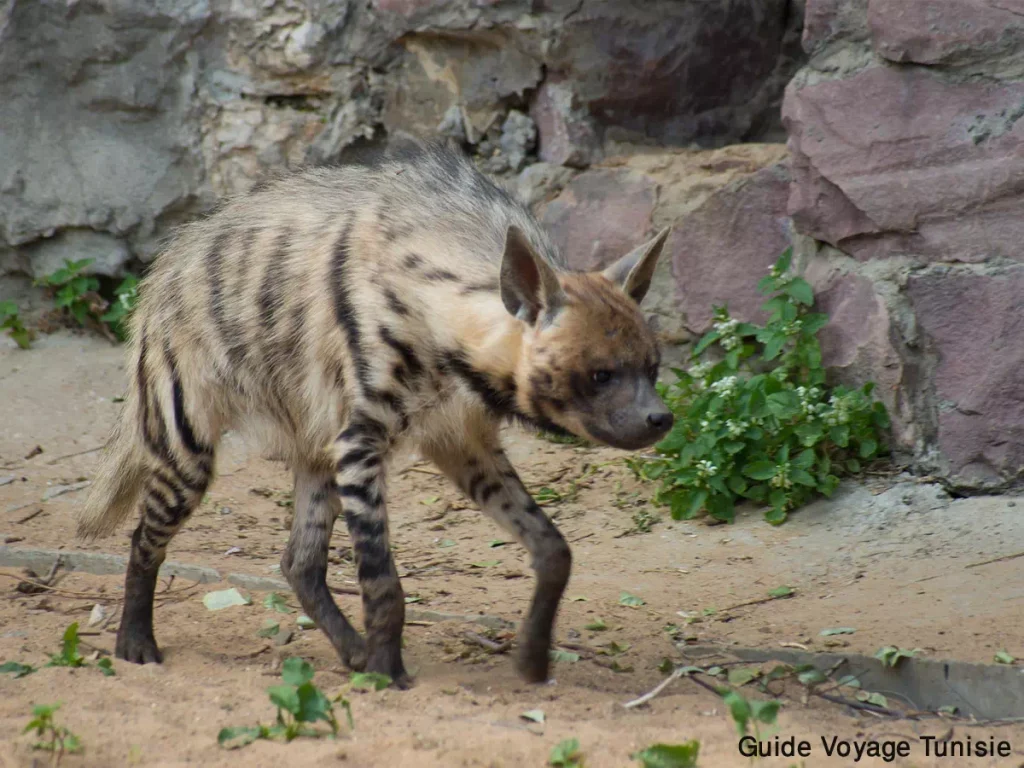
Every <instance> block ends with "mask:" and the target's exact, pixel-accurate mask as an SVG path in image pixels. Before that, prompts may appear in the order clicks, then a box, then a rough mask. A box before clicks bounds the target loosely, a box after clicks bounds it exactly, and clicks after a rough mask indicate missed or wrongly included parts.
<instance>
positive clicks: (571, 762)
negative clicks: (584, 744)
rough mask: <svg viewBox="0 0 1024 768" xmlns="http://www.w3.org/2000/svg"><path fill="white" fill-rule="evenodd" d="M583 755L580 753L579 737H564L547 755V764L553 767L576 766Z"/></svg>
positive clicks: (568, 767)
mask: <svg viewBox="0 0 1024 768" xmlns="http://www.w3.org/2000/svg"><path fill="white" fill-rule="evenodd" d="M582 759H583V755H582V754H581V753H580V740H579V739H565V740H564V741H560V742H558V744H556V745H555V746H554V747H553V748H552V749H551V755H550V756H549V757H548V765H551V766H554V767H555V768H576V766H579V765H580V762H581V760H582Z"/></svg>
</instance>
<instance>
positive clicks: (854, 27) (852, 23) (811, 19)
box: [803, 0, 868, 53]
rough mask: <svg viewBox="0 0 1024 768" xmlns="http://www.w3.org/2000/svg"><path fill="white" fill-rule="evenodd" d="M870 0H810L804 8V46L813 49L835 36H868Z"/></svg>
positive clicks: (820, 46) (854, 38) (856, 37)
mask: <svg viewBox="0 0 1024 768" xmlns="http://www.w3.org/2000/svg"><path fill="white" fill-rule="evenodd" d="M867 5H868V0H807V6H806V8H805V9H804V32H803V45H804V50H805V51H807V52H808V53H813V52H816V51H818V50H820V49H821V48H822V47H823V46H824V45H825V44H827V43H830V42H832V41H833V40H838V39H840V38H841V39H843V40H863V39H866V38H867V36H868V30H867V21H866V19H865V15H866V13H867Z"/></svg>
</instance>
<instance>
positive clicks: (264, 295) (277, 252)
mask: <svg viewBox="0 0 1024 768" xmlns="http://www.w3.org/2000/svg"><path fill="white" fill-rule="evenodd" d="M291 237H292V235H291V230H290V229H284V230H283V231H282V232H281V233H280V234H279V235H278V236H277V238H276V240H275V241H274V254H273V256H271V257H270V259H269V260H268V261H267V269H266V271H265V272H264V273H263V281H262V282H261V283H260V296H259V308H260V325H261V326H262V327H263V330H264V332H266V331H270V330H271V329H273V328H274V321H275V316H276V314H277V310H278V309H279V308H280V307H281V304H282V301H283V296H284V267H285V261H286V259H287V258H288V248H289V246H290V245H291Z"/></svg>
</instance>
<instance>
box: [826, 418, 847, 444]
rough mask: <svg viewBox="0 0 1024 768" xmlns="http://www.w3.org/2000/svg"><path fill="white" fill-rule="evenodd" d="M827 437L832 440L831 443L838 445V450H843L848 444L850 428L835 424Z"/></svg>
mask: <svg viewBox="0 0 1024 768" xmlns="http://www.w3.org/2000/svg"><path fill="white" fill-rule="evenodd" d="M828 436H829V437H830V438H832V442H833V443H835V444H836V445H838V446H839V447H840V448H845V447H846V446H848V445H849V444H850V428H849V427H848V426H846V425H845V424H837V425H836V426H834V427H832V429H830V430H829V431H828Z"/></svg>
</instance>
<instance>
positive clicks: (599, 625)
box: [583, 619, 608, 632]
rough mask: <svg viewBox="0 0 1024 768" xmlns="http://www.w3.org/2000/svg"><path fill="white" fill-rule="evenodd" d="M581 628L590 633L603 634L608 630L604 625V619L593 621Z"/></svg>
mask: <svg viewBox="0 0 1024 768" xmlns="http://www.w3.org/2000/svg"><path fill="white" fill-rule="evenodd" d="M583 628H584V629H589V630H590V631H591V632H604V631H605V630H606V629H608V625H607V624H605V623H604V619H595V620H594V621H592V622H590V623H589V624H585V625H584V626H583Z"/></svg>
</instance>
